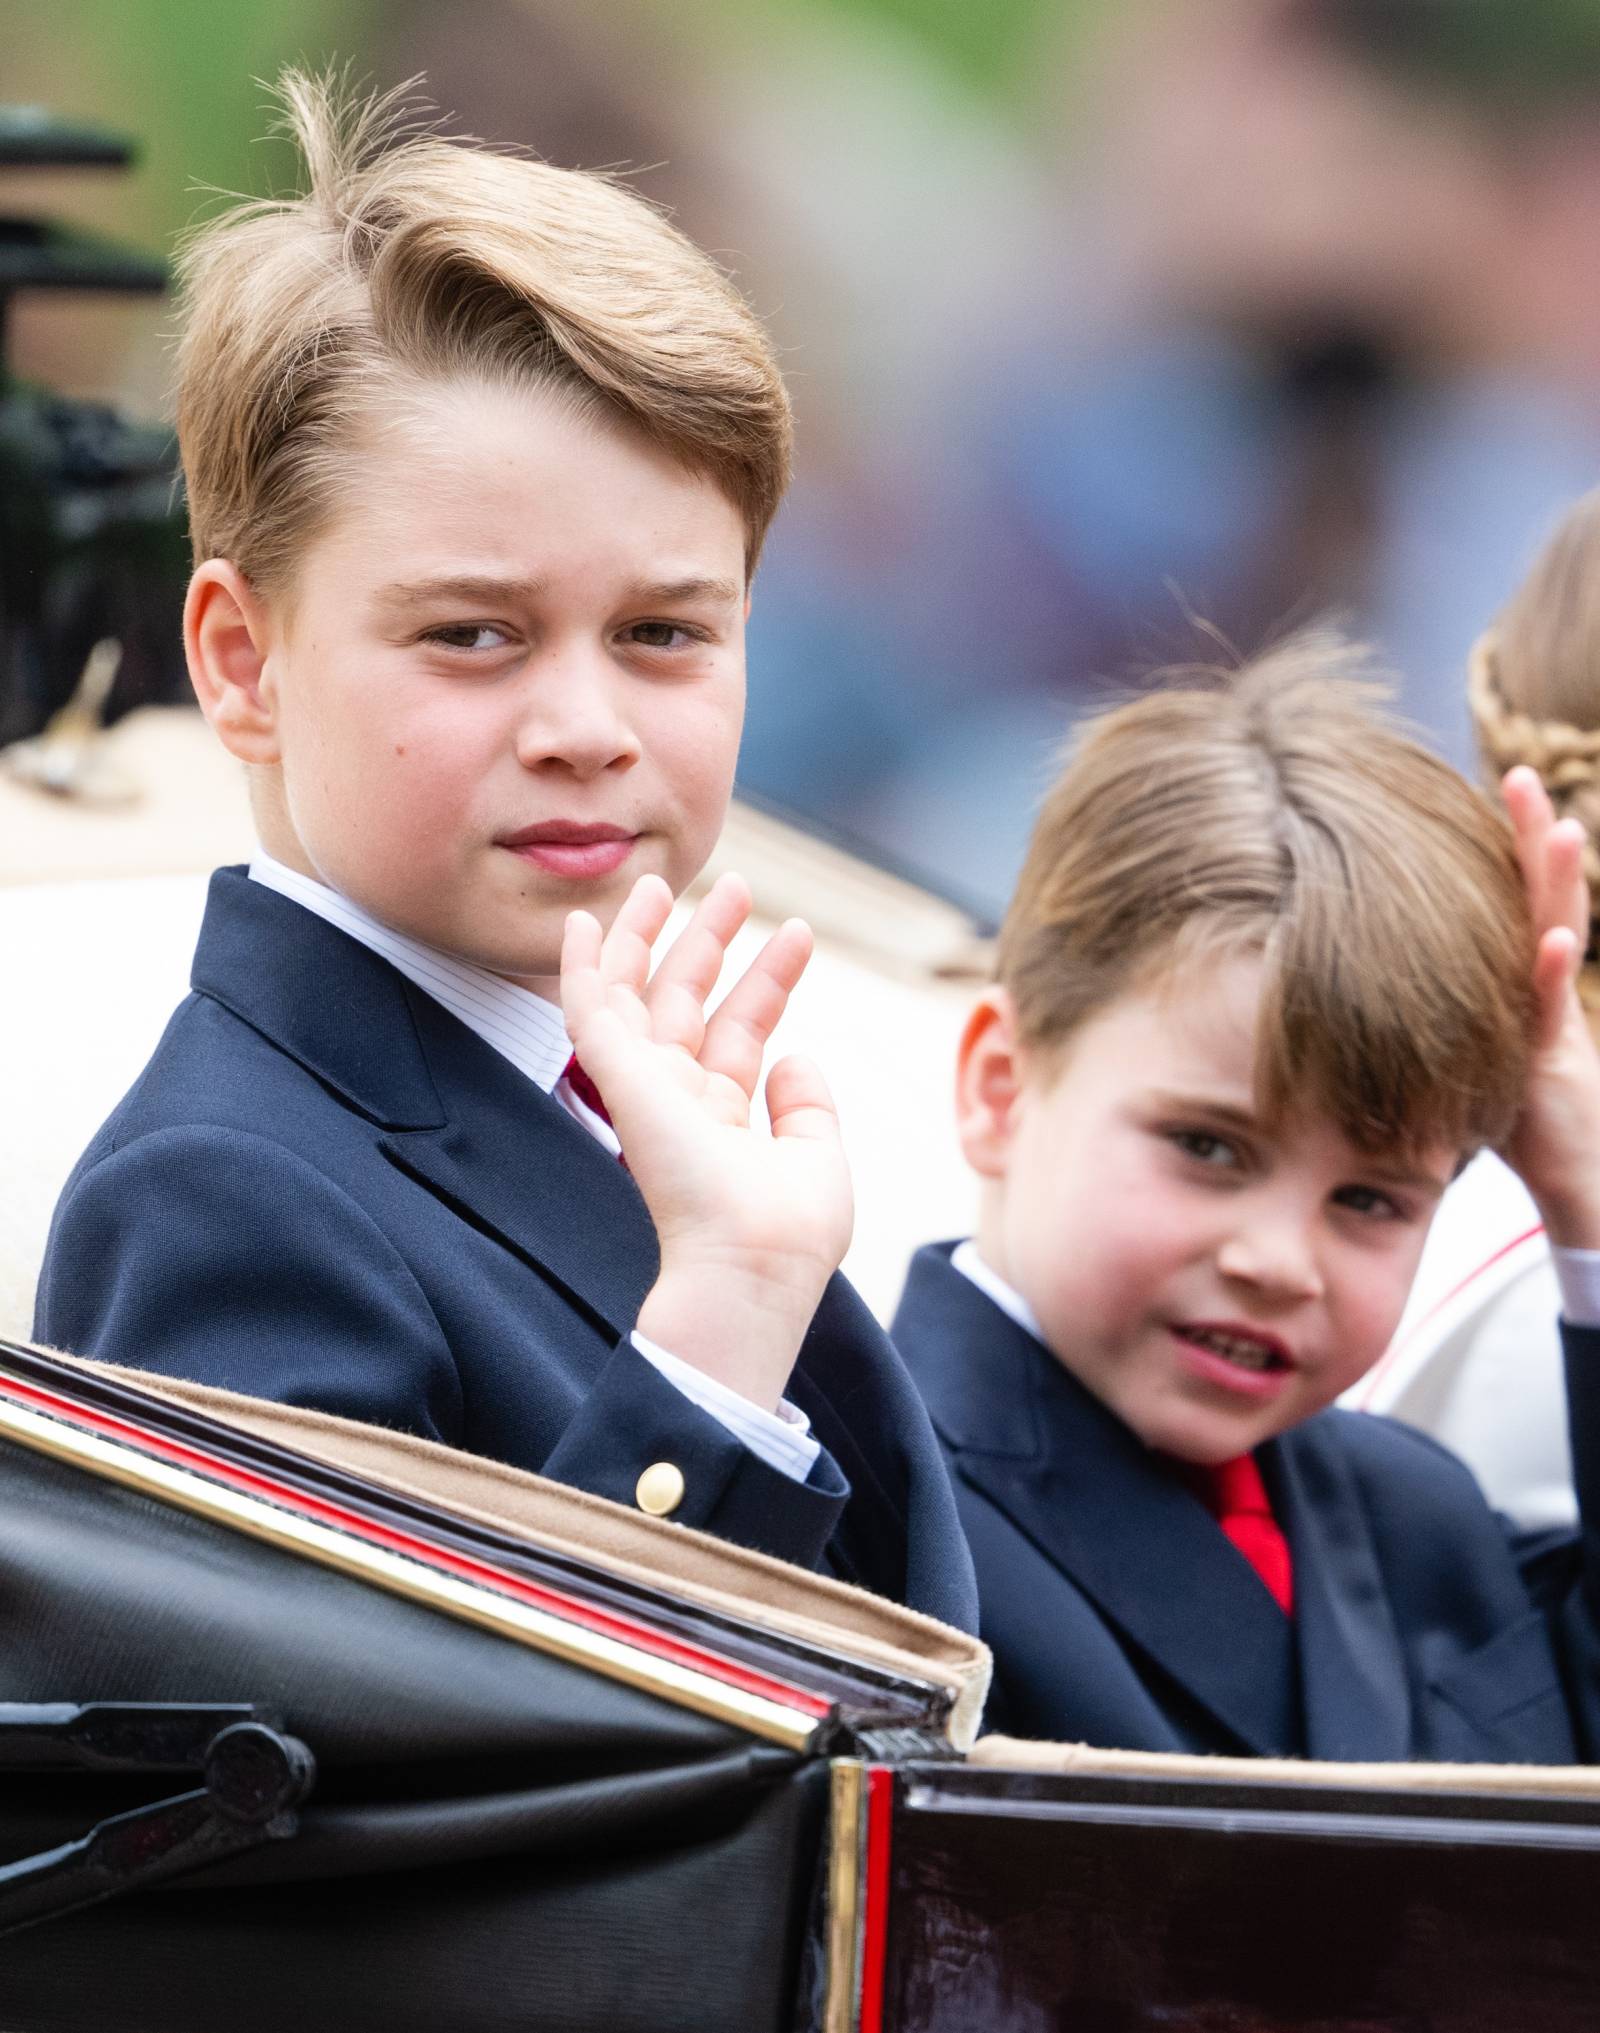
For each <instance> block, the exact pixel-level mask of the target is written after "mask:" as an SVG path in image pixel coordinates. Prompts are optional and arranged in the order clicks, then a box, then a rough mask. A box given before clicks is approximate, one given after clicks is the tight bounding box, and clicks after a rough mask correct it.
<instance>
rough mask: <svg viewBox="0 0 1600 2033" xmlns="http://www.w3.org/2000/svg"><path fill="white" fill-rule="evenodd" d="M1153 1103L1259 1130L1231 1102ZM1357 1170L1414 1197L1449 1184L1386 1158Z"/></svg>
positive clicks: (1176, 1097)
mask: <svg viewBox="0 0 1600 2033" xmlns="http://www.w3.org/2000/svg"><path fill="white" fill-rule="evenodd" d="M1153 1099H1154V1101H1155V1103H1156V1106H1157V1107H1158V1108H1163V1109H1168V1110H1171V1111H1173V1112H1174V1113H1182V1112H1185V1111H1186V1112H1188V1113H1190V1114H1193V1115H1204V1116H1206V1117H1208V1118H1209V1119H1210V1120H1211V1121H1213V1122H1217V1123H1221V1124H1223V1125H1224V1126H1225V1127H1231V1128H1234V1129H1241V1130H1250V1131H1252V1132H1253V1133H1254V1134H1256V1135H1258V1136H1259V1135H1260V1133H1261V1130H1262V1123H1261V1118H1260V1117H1259V1116H1258V1115H1256V1113H1255V1112H1254V1110H1252V1109H1248V1108H1240V1107H1238V1106H1237V1105H1236V1104H1235V1103H1233V1102H1231V1101H1220V1100H1216V1099H1213V1098H1212V1097H1211V1096H1209V1095H1205V1094H1178V1093H1169V1092H1166V1091H1163V1092H1161V1093H1158V1094H1156V1095H1155V1096H1154V1097H1153ZM1360 1169H1361V1174H1362V1177H1363V1178H1367V1179H1372V1180H1375V1181H1376V1182H1377V1184H1379V1185H1380V1186H1403V1187H1406V1188H1409V1190H1410V1191H1412V1192H1414V1193H1435V1194H1437V1193H1442V1192H1443V1191H1444V1190H1445V1188H1446V1186H1448V1185H1449V1184H1450V1181H1449V1179H1441V1178H1440V1177H1439V1175H1438V1173H1437V1172H1430V1171H1428V1170H1427V1169H1426V1168H1425V1167H1423V1166H1418V1165H1407V1164H1405V1163H1404V1162H1401V1163H1398V1164H1396V1163H1393V1162H1391V1161H1390V1160H1389V1159H1387V1158H1363V1159H1362V1161H1361V1167H1360Z"/></svg>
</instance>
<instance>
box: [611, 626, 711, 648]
mask: <svg viewBox="0 0 1600 2033" xmlns="http://www.w3.org/2000/svg"><path fill="white" fill-rule="evenodd" d="M627 637H628V640H629V641H630V642H635V643H637V644H638V645H639V646H640V648H641V649H681V648H682V647H683V646H684V645H685V644H686V643H691V642H701V641H703V640H704V638H703V637H702V636H700V635H697V634H696V633H695V631H694V630H693V629H689V628H685V627H683V626H682V624H681V623H679V622H676V621H635V622H634V623H633V624H632V625H631V626H630V627H629V628H628V630H627Z"/></svg>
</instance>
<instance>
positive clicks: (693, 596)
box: [378, 572, 744, 609]
mask: <svg viewBox="0 0 1600 2033" xmlns="http://www.w3.org/2000/svg"><path fill="white" fill-rule="evenodd" d="M546 586H547V581H545V580H543V579H519V578H515V577H506V578H501V577H499V576H498V575H497V574H495V573H492V572H452V573H446V574H442V575H441V576H440V577H438V578H434V579H400V580H396V581H395V583H394V584H393V585H392V586H385V587H384V588H383V589H382V591H381V592H380V593H379V595H378V599H379V602H380V604H381V605H383V606H385V607H388V608H393V609H402V608H407V607H427V606H431V605H432V604H433V603H434V602H435V601H438V600H464V601H480V602H483V603H485V604H487V605H491V606H492V605H494V604H496V603H497V602H500V601H524V602H527V601H533V600H537V599H538V598H539V597H540V596H541V595H542V594H543V593H544V591H545V590H546ZM628 597H629V599H630V600H638V601H645V602H649V603H652V604H653V603H656V602H659V603H661V604H662V605H665V606H670V605H673V604H675V603H677V602H679V601H692V600H708V601H713V602H716V603H719V604H720V605H723V606H733V605H735V604H736V603H737V602H738V601H740V600H742V599H743V598H744V588H743V587H742V586H740V585H736V584H735V583H734V581H733V580H732V579H717V578H696V577H691V578H684V579H662V580H654V581H651V582H650V583H649V584H647V585H640V586H634V587H632V588H630V589H629V594H628Z"/></svg>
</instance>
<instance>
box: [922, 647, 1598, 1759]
mask: <svg viewBox="0 0 1600 2033" xmlns="http://www.w3.org/2000/svg"><path fill="white" fill-rule="evenodd" d="M1360 671H1361V663H1360V658H1359V656H1358V655H1357V654H1356V653H1355V652H1353V651H1350V650H1349V649H1347V648H1346V647H1344V646H1343V645H1341V644H1340V643H1339V642H1338V641H1337V639H1336V638H1332V637H1328V636H1311V637H1307V638H1302V639H1300V640H1299V641H1297V642H1295V643H1292V644H1290V645H1288V646H1286V647H1285V648H1283V649H1282V650H1280V651H1278V652H1277V653H1276V654H1275V655H1272V656H1269V657H1267V658H1265V659H1264V660H1262V661H1261V662H1260V663H1258V664H1257V665H1255V666H1254V667H1252V668H1249V669H1246V670H1244V671H1242V672H1240V673H1239V674H1238V675H1237V676H1236V677H1235V678H1233V679H1232V680H1231V681H1227V682H1222V683H1218V684H1214V685H1211V686H1201V685H1191V686H1188V687H1186V688H1183V689H1179V690H1173V691H1167V692H1163V693H1158V694H1155V695H1152V696H1150V697H1147V698H1145V699H1142V700H1141V701H1139V702H1138V703H1136V704H1133V705H1129V706H1126V707H1124V708H1122V709H1120V710H1119V711H1116V712H1113V713H1110V714H1108V715H1107V716H1105V717H1104V718H1103V719H1102V720H1101V721H1099V723H1098V724H1097V725H1095V726H1094V727H1093V728H1092V729H1091V730H1090V731H1089V733H1088V735H1087V738H1086V739H1085V740H1084V741H1083V743H1082V744H1081V746H1080V748H1079V749H1078V752H1077V754H1076V757H1075V759H1074V760H1073V761H1072V763H1071V764H1070V766H1069V767H1068V769H1067V770H1066V772H1065V774H1064V775H1063V776H1062V778H1061V779H1060V781H1059V782H1058V783H1057V785H1056V787H1055V789H1054V790H1053V792H1052V793H1051V795H1050V797H1049V798H1048V799H1047V801H1046V804H1045V807H1044V811H1043V814H1042V816H1041V818H1040V820H1039V823H1038V826H1037V828H1036V830H1035V833H1034V836H1033V841H1032V844H1031V847H1030V849H1029V854H1028V859H1027V862H1026V865H1025V868H1024V870H1023V874H1022V878H1021V882H1020V884H1019V887H1018V890H1017V893H1016V896H1015V898H1014V900H1013V902H1012V905H1011V908H1010V911H1009V914H1008V916H1007V919H1006V922H1005V926H1004V929H1003V932H1002V935H1001V942H1000V960H999V970H998V971H999V981H998V985H997V986H996V987H995V988H993V989H992V990H990V991H989V992H988V993H987V994H986V995H985V996H984V997H983V998H982V1000H981V1001H980V1003H979V1005H978V1007H977V1009H976V1010H975V1011H974V1012H973V1015H972V1017H971V1019H970V1021H969V1023H968V1025H967V1028H966V1031H965V1034H964V1036H963V1040H962V1045H961V1052H960V1066H959V1074H958V1096H959V1100H958V1112H959V1124H960V1134H961V1139H962V1144H963V1148H964V1151H965V1154H966V1157H967V1159H968V1162H969V1163H970V1164H971V1165H972V1166H973V1168H974V1170H975V1171H976V1172H977V1173H978V1174H979V1176H980V1178H981V1179H982V1182H983V1185H982V1199H981V1206H980V1216H979V1225H978V1232H977V1236H976V1238H975V1239H974V1240H973V1241H971V1242H965V1243H962V1244H960V1245H959V1246H956V1247H954V1248H952V1247H951V1246H949V1245H945V1246H942V1247H939V1248H933V1249H926V1250H923V1251H921V1252H919V1254H918V1256H917V1257H916V1259H915V1260H914V1262H913V1265H912V1269H911V1274H910V1279H909V1282H908V1285H907V1288H906V1292H905V1296H904V1299H903V1301H902V1303H901V1306H900V1310H899V1314H898V1317H897V1319H896V1322H895V1326H894V1334H895V1337H896V1342H897V1345H898V1346H899V1347H900V1349H901V1350H902V1352H903V1353H904V1354H905V1356H906V1359H907V1361H908V1363H909V1364H910V1365H911V1368H912V1371H913V1374H914V1375H915V1376H916V1377H917V1380H918V1382H919V1383H920V1385H921V1386H922V1389H923V1392H924V1395H925V1396H926V1398H927V1400H928V1403H929V1406H930V1409H931V1411H932V1414H933V1419H934V1424H935V1427H936V1428H937V1430H938V1432H939V1434H940V1437H941V1439H942V1441H943V1443H944V1445H945V1448H946V1451H947V1456H948V1459H949V1461H950V1463H951V1466H952V1468H953V1470H954V1473H955V1477H956V1481H957V1495H958V1503H959V1505H960V1509H961V1513H962V1518H963V1522H964V1523H965V1525H966V1528H967V1533H968V1538H969V1542H970V1544H971V1547H972V1551H973V1557H974V1560H975V1562H976V1565H977V1569H978V1580H979V1598H980V1620H981V1627H982V1629H983V1632H984V1635H985V1637H986V1638H987V1639H988V1641H989V1643H990V1645H991V1646H992V1647H993V1648H994V1652H995V1665H996V1694H995V1699H994V1703H993V1706H992V1708H991V1712H990V1720H991V1722H992V1724H993V1725H994V1726H995V1727H998V1728H1002V1729H1008V1730H1011V1731H1013V1732H1017V1733H1022V1734H1028V1735H1037V1736H1044V1737H1053V1738H1069V1739H1079V1740H1086V1741H1089V1742H1092V1743H1097V1744H1104V1745H1116V1746H1126V1747H1132V1748H1139V1749H1148V1750H1189V1751H1211V1752H1232V1753H1251V1752H1254V1753H1259V1754H1263V1755H1277V1756H1312V1757H1320V1758H1352V1759H1396V1758H1430V1759H1432V1758H1438V1759H1466V1760H1483V1759H1507V1760H1533V1761H1541V1762H1557V1763H1560V1762H1566V1761H1569V1760H1571V1759H1574V1758H1585V1759H1587V1758H1592V1757H1594V1756H1595V1755H1596V1754H1597V1752H1600V1637H1597V1631H1596V1625H1595V1608H1594V1605H1595V1599H1596V1598H1595V1591H1596V1589H1597V1588H1600V1564H1597V1563H1596V1558H1595V1552H1596V1549H1594V1548H1593V1546H1592V1544H1591V1542H1590V1540H1589V1539H1588V1538H1587V1537H1580V1538H1578V1539H1568V1540H1563V1539H1560V1538H1557V1539H1555V1540H1552V1539H1551V1538H1550V1537H1549V1536H1548V1535H1547V1536H1546V1537H1545V1538H1543V1539H1542V1540H1540V1541H1538V1542H1534V1543H1530V1542H1528V1541H1526V1540H1521V1539H1518V1538H1516V1537H1514V1536H1508V1534H1507V1533H1506V1532H1504V1531H1503V1530H1502V1526H1501V1523H1500V1522H1499V1521H1498V1520H1497V1519H1496V1518H1495V1516H1494V1515H1493V1514H1492V1513H1491V1512H1490V1510H1489V1508H1488V1506H1487V1504H1486V1503H1485V1501H1484V1499H1483V1497H1482V1496H1481V1494H1480V1493H1479V1491H1478V1489H1477V1486H1476V1484H1475V1483H1474V1482H1473V1480H1472V1478H1471V1476H1470V1474H1469V1473H1468V1472H1467V1471H1466V1470H1465V1469H1464V1468H1463V1467H1462V1466H1461V1465H1460V1464H1459V1463H1458V1462H1457V1461H1456V1460H1455V1459H1454V1458H1453V1457H1452V1456H1450V1455H1448V1454H1446V1453H1445V1452H1444V1450H1443V1449H1441V1448H1440V1447H1438V1446H1437V1445H1436V1444H1435V1443H1433V1442H1432V1441H1429V1440H1427V1439H1425V1438H1423V1437H1422V1436H1421V1435H1419V1434H1417V1433H1414V1432H1412V1431H1410V1430H1409V1429H1407V1428H1404V1427H1401V1426H1398V1425H1393V1424H1391V1423H1389V1422H1388V1421H1385V1420H1382V1419H1376V1418H1370V1417H1367V1416H1364V1415H1359V1414H1353V1413H1346V1412H1341V1411H1333V1410H1329V1409H1327V1408H1328V1407H1329V1406H1331V1405H1332V1403H1333V1400H1334V1399H1335V1398H1336V1397H1337V1396H1338V1394H1339V1393H1340V1391H1342V1390H1343V1389H1344V1388H1345V1387H1346V1386H1347V1385H1349V1384H1350V1383H1351V1382H1353V1380H1354V1379H1355V1378H1356V1377H1358V1376H1359V1375H1360V1374H1361V1373H1362V1372H1363V1370H1365V1369H1366V1368H1367V1366H1368V1365H1369V1364H1371V1363H1373V1362H1374V1361H1376V1360H1377V1358H1378V1356H1379V1355H1380V1354H1381V1353H1382V1351H1383V1349H1384V1347H1385V1345H1386V1343H1387V1342H1388V1340H1389V1337H1390V1334H1391V1332H1392V1331H1393V1328H1394V1325H1395V1323H1396V1321H1397V1320H1398V1318H1399V1315H1400V1311H1401V1308H1402V1306H1403V1304H1404V1302H1405V1297H1406V1293H1407V1289H1408V1287H1409V1285H1410V1282H1411V1277H1412V1273H1413V1271H1414V1269H1415V1267H1416V1263H1417V1258H1418V1255H1419V1253H1420V1251H1421V1248H1422V1243H1423V1239H1424V1237H1425V1235H1426V1234H1427V1229H1428V1223H1429V1220H1430V1218H1431V1216H1432V1213H1433V1210H1434V1207H1435V1206H1436V1204H1437V1202H1438V1200H1439V1197H1440V1195H1441V1194H1442V1193H1443V1191H1444V1189H1445V1187H1446V1185H1447V1184H1448V1183H1449V1181H1450V1179H1451V1177H1452V1176H1453V1174H1454V1173H1455V1171H1456V1170H1457V1168H1458V1167H1459V1166H1460V1164H1461V1163H1462V1162H1463V1160H1464V1159H1465V1158H1466V1156H1467V1155H1468V1154H1469V1153H1470V1152H1471V1151H1473V1150H1475V1149H1477V1148H1478V1147H1479V1146H1480V1145H1483V1144H1485V1143H1489V1142H1499V1141H1501V1140H1502V1139H1503V1140H1504V1143H1503V1148H1504V1150H1505V1152H1506V1155H1507V1157H1508V1158H1509V1159H1510V1161H1511V1162H1512V1163H1513V1164H1514V1165H1515V1166H1516V1167H1517V1169H1518V1170H1519V1171H1520V1173H1521V1175H1522V1177H1523V1178H1524V1180H1525V1181H1526V1182H1527V1185H1528V1187H1529V1190H1530V1191H1531V1193H1532V1194H1533V1196H1534V1199H1535V1200H1536V1201H1537V1202H1538V1204H1539V1207H1540V1210H1541V1212H1542V1215H1543V1218H1544V1220H1545V1222H1546V1225H1547V1227H1548V1230H1549V1233H1550V1236H1551V1239H1552V1242H1553V1244H1555V1245H1556V1246H1557V1256H1558V1261H1559V1263H1560V1268H1561V1273H1562V1283H1563V1294H1564V1311H1565V1314H1566V1324H1565V1327H1564V1333H1565V1337H1566V1344H1567V1362H1568V1370H1567V1375H1568V1388H1569V1392H1570V1399H1571V1413H1572V1426H1573V1434H1574V1442H1575V1450H1574V1451H1575V1455H1576V1459H1577V1474H1578V1488H1579V1495H1580V1500H1581V1502H1582V1504H1583V1507H1584V1514H1585V1516H1586V1517H1587V1518H1588V1519H1589V1520H1597V1519H1600V1331H1597V1329H1596V1326H1595V1324H1594V1323H1595V1322H1596V1321H1600V1303H1597V1299H1600V1294H1597V1290H1596V1285H1597V1278H1596V1266H1597V1265H1600V1257H1597V1256H1596V1255H1595V1254H1594V1252H1595V1251H1596V1250H1597V1249H1600V1063H1597V1060H1596V1056H1595V1051H1594V1047H1593V1045H1592V1044H1591V1042H1590V1040H1589V1037H1588V1035H1587V1032H1586V1030H1585V1027H1584V1023H1583V1019H1582V1014H1581V1011H1580V1010H1579V1008H1578V1005H1577V999H1576V996H1575V994H1574V992H1573V987H1572V981H1573V975H1574V972H1575V969H1576V965H1577V961H1578V958H1579V957H1580V955H1581V953H1582V950H1583V944H1584V940H1585V938H1586V936H1587V901H1586V897H1585V892H1584V884H1583V878H1582V874H1581V868H1580V856H1581V852H1582V844H1583V840H1582V829H1581V827H1578V826H1576V825H1575V824H1573V823H1571V822H1563V823H1561V824H1557V823H1556V822H1555V821H1554V819H1553V815H1552V814H1551V811H1550V808H1549V804H1548V802H1547V801H1546V800H1545V798H1544V796H1543V793H1542V791H1541V790H1540V788H1539V785H1538V782H1537V780H1536V779H1535V778H1533V776H1532V774H1531V772H1525V771H1522V772H1514V773H1513V775H1512V776H1511V777H1510V778H1509V779H1508V781H1507V785H1506V798H1507V803H1508V805H1509V806H1510V809H1511V814H1512V819H1513V823H1514V828H1515V835H1514V838H1513V834H1512V833H1511V832H1510V831H1508V830H1507V828H1506V826H1505V824H1504V822H1503V820H1502V818H1501V817H1500V815H1499V814H1498V813H1496V812H1495V811H1494V810H1493V809H1492V808H1491V806H1490V805H1489V803H1488V802H1487V800H1485V799H1484V798H1483V797H1482V796H1481V794H1480V793H1478V792H1477V791H1475V790H1473V789H1472V788H1471V787H1470V786H1468V785H1467V784H1466V783H1465V782H1463V781H1462V780H1461V779H1460V778H1458V777H1457V776H1456V775H1455V774H1454V773H1453V772H1452V771H1451V770H1449V769H1448V768H1447V767H1446V766H1445V765H1444V764H1442V763H1441V762H1439V761H1438V760H1437V759H1436V758H1435V757H1433V756H1431V755H1430V754H1428V753H1427V752H1426V751H1425V750H1424V749H1422V748H1421V747H1419V746H1418V745H1416V744H1415V743H1414V742H1412V741H1410V740H1409V739H1407V738H1406V737H1404V736H1403V735H1402V734H1400V733H1399V732H1398V731H1396V729H1394V728H1393V727H1392V726H1391V725H1389V724H1388V723H1386V722H1385V721H1384V720H1383V719H1381V718H1380V717H1379V716H1378V714H1377V713H1376V711H1375V710H1374V709H1373V708H1372V706H1371V703H1370V698H1369V697H1368V696H1364V694H1363V690H1362V688H1361V687H1360V686H1359V685H1357V684H1354V683H1352V682H1351V680H1352V678H1356V677H1359V676H1360ZM1519 861H1520V868H1519ZM1530 902H1531V910H1530ZM1592 1529H1593V1527H1592V1525H1591V1527H1590V1530H1591V1531H1592Z"/></svg>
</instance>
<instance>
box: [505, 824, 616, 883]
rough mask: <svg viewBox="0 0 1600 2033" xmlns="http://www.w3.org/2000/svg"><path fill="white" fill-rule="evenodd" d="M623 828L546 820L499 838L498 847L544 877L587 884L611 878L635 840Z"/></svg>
mask: <svg viewBox="0 0 1600 2033" xmlns="http://www.w3.org/2000/svg"><path fill="white" fill-rule="evenodd" d="M638 838H639V836H638V834H637V833H630V832H629V831H628V830H627V828H626V827H624V826H596V825H589V824H586V823H583V822H581V821H579V820H576V819H570V820H569V819H547V820H544V821H542V822H541V823H540V824H539V825H537V826H524V827H523V828H522V830H521V831H520V832H517V833H507V834H505V835H503V836H502V838H501V840H500V845H501V846H502V847H505V848H509V849H510V851H511V852H512V853H513V854H515V855H518V856H519V857H520V858H521V859H522V860H524V861H531V862H532V863H533V864H534V865H535V867H537V868H542V869H544V871H545V872H546V874H548V875H561V876H566V877H568V878H569V879H570V880H572V881H576V882H588V881H593V880H594V879H595V878H597V877H599V876H603V875H612V874H614V873H615V872H616V870H617V869H619V868H620V867H621V866H622V864H623V863H624V862H625V861H626V860H627V858H628V856H629V855H630V854H631V853H632V852H633V850H634V846H635V844H636V843H637V841H638Z"/></svg>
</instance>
